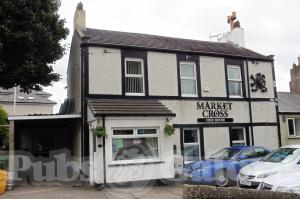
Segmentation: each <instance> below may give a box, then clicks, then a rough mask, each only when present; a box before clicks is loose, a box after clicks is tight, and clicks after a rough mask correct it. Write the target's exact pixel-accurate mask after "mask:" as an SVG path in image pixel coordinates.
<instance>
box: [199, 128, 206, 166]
mask: <svg viewBox="0 0 300 199" xmlns="http://www.w3.org/2000/svg"><path fill="white" fill-rule="evenodd" d="M199 133H200V152H201V159H202V160H205V147H204V132H203V127H202V126H200V127H199Z"/></svg>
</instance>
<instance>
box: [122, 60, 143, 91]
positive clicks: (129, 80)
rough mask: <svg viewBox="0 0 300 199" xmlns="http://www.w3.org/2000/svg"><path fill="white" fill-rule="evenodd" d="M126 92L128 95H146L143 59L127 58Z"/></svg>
mask: <svg viewBox="0 0 300 199" xmlns="http://www.w3.org/2000/svg"><path fill="white" fill-rule="evenodd" d="M125 92H126V95H142V96H143V95H145V85H144V63H143V60H142V59H134V58H125Z"/></svg>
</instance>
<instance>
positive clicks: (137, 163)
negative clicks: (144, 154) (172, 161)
mask: <svg viewBox="0 0 300 199" xmlns="http://www.w3.org/2000/svg"><path fill="white" fill-rule="evenodd" d="M164 163H166V162H165V161H153V162H132V163H120V164H109V165H108V167H119V166H131V165H147V164H164Z"/></svg>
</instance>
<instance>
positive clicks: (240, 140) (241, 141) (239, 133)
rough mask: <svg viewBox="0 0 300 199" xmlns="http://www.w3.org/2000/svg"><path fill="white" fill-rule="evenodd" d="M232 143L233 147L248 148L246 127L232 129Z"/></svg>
mask: <svg viewBox="0 0 300 199" xmlns="http://www.w3.org/2000/svg"><path fill="white" fill-rule="evenodd" d="M230 133H231V142H232V146H246V145H247V142H246V133H245V128H244V127H233V128H231V132H230Z"/></svg>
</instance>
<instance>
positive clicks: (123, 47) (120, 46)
mask: <svg viewBox="0 0 300 199" xmlns="http://www.w3.org/2000/svg"><path fill="white" fill-rule="evenodd" d="M81 46H89V47H106V48H118V49H130V50H138V51H140V50H143V51H152V52H170V53H180V54H182V53H185V54H196V55H200V56H201V55H202V56H211V57H226V58H233V59H249V60H252V61H266V62H271V61H273V59H270V58H255V57H249V56H240V55H234V54H224V53H215V52H203V51H192V50H176V49H158V48H149V47H148V48H147V47H139V46H124V45H117V44H99V43H92V42H89V43H82V44H81Z"/></svg>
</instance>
